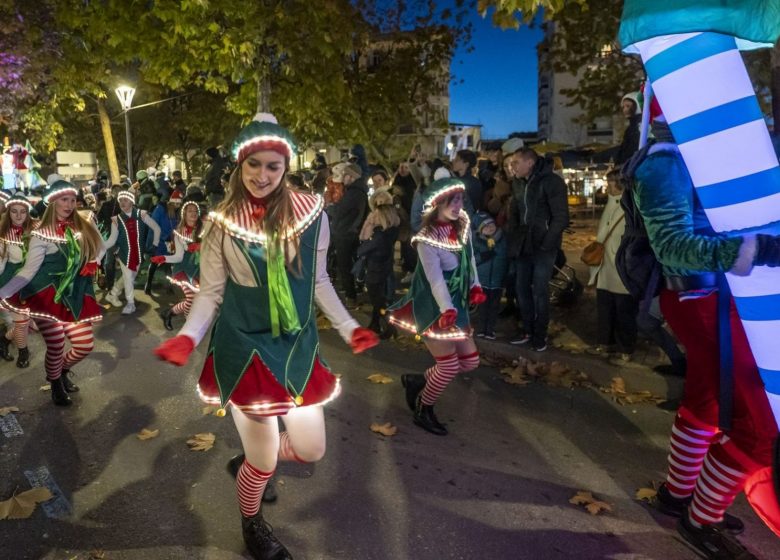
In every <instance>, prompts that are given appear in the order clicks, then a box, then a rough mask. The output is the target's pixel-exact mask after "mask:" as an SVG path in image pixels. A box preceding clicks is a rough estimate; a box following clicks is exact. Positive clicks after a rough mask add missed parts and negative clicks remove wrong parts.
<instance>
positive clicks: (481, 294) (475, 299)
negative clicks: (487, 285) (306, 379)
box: [469, 286, 487, 305]
mask: <svg viewBox="0 0 780 560" xmlns="http://www.w3.org/2000/svg"><path fill="white" fill-rule="evenodd" d="M486 301H487V295H485V291H484V290H483V289H482V286H472V287H471V289H470V290H469V305H480V304H482V303H485V302H486Z"/></svg>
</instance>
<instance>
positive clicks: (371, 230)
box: [357, 190, 401, 338]
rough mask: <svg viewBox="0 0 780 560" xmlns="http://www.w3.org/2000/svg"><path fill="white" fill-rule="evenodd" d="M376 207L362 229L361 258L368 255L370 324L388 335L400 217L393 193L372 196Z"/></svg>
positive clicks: (393, 328) (379, 331)
mask: <svg viewBox="0 0 780 560" xmlns="http://www.w3.org/2000/svg"><path fill="white" fill-rule="evenodd" d="M370 206H372V207H373V210H372V211H371V213H370V214H369V215H368V217H367V218H366V221H365V222H364V223H363V227H362V229H361V230H360V241H361V245H360V247H358V252H357V254H358V258H360V257H363V256H365V257H366V291H367V292H368V297H369V299H370V300H371V306H372V310H371V323H370V324H369V325H368V328H369V329H371V330H372V331H374V332H376V333H378V334H379V335H380V338H389V337H391V336H392V335H393V334H394V333H395V327H393V326H392V325H390V323H389V322H388V321H387V319H386V318H385V315H384V312H385V309H386V308H387V306H388V305H389V303H390V302H389V301H388V298H387V293H388V289H387V284H388V281H390V280H392V277H393V252H394V249H395V242H396V240H397V239H398V226H399V225H400V223H401V218H400V217H399V215H398V211H397V210H396V208H395V206H394V205H393V196H392V195H391V194H390V193H389V192H388V191H386V190H380V191H378V192H376V193H375V194H374V195H373V196H372V197H371V203H370Z"/></svg>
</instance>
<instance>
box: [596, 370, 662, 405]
mask: <svg viewBox="0 0 780 560" xmlns="http://www.w3.org/2000/svg"><path fill="white" fill-rule="evenodd" d="M601 392H602V393H607V394H609V395H612V400H613V401H615V402H616V403H618V404H619V405H622V406H625V405H627V404H640V403H652V404H658V403H661V402H664V400H665V399H664V398H663V397H659V396H658V395H654V394H652V393H651V392H650V391H633V392H628V389H627V388H626V381H625V380H624V379H623V378H622V377H613V378H612V382H611V383H610V384H609V387H602V388H601Z"/></svg>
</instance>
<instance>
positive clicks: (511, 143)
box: [501, 138, 525, 156]
mask: <svg viewBox="0 0 780 560" xmlns="http://www.w3.org/2000/svg"><path fill="white" fill-rule="evenodd" d="M523 146H525V142H523V139H522V138H510V139H509V140H507V141H506V142H504V143H503V144H501V151H502V152H503V153H504V155H505V156H508V155H509V154H514V153H515V152H516V151H517V150H519V149H520V148H522V147H523Z"/></svg>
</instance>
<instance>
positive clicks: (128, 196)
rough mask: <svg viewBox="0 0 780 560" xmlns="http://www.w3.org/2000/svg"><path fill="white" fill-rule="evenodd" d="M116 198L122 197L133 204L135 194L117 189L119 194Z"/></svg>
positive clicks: (120, 198)
mask: <svg viewBox="0 0 780 560" xmlns="http://www.w3.org/2000/svg"><path fill="white" fill-rule="evenodd" d="M116 198H117V200H122V199H123V198H124V199H125V200H129V201H130V202H132V203H133V204H135V195H134V194H133V193H132V192H130V191H119V194H118V195H116Z"/></svg>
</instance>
